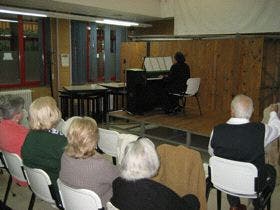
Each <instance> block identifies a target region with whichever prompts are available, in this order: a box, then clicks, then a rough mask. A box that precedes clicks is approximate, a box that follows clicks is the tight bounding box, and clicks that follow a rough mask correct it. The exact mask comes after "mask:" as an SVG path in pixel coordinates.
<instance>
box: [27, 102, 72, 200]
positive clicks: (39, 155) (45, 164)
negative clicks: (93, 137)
mask: <svg viewBox="0 0 280 210" xmlns="http://www.w3.org/2000/svg"><path fill="white" fill-rule="evenodd" d="M60 119H61V112H60V110H59V109H58V107H57V104H56V101H55V100H54V99H53V98H52V97H49V96H45V97H40V98H37V99H36V100H35V101H33V102H32V104H31V105H30V108H29V125H30V129H31V130H30V131H29V133H28V134H27V136H26V139H25V142H24V144H23V146H22V149H21V155H22V160H23V164H24V165H26V166H28V167H31V168H40V169H42V170H44V171H45V172H46V173H47V174H48V175H49V177H50V179H51V181H52V184H53V186H54V188H55V191H56V198H57V200H58V201H60V197H59V192H58V187H57V183H56V180H57V178H58V175H59V170H60V159H61V156H62V154H63V151H64V147H65V146H66V144H67V139H66V137H65V136H64V135H63V134H62V133H60V132H59V131H57V130H56V129H55V127H56V125H57V123H58V122H59V121H60Z"/></svg>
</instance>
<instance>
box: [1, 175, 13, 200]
mask: <svg viewBox="0 0 280 210" xmlns="http://www.w3.org/2000/svg"><path fill="white" fill-rule="evenodd" d="M12 181H13V179H12V176H11V175H10V177H9V181H8V185H7V188H6V193H5V197H4V201H3V202H4V204H6V202H7V200H8V196H9V192H10V189H11V186H12Z"/></svg>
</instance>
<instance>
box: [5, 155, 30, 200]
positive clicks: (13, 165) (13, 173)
mask: <svg viewBox="0 0 280 210" xmlns="http://www.w3.org/2000/svg"><path fill="white" fill-rule="evenodd" d="M2 154H3V159H4V163H5V165H6V167H7V169H8V172H9V174H10V177H9V181H8V185H7V188H6V192H5V196H4V201H3V202H4V204H6V202H7V200H8V196H9V192H10V189H11V186H12V181H13V179H16V180H17V181H20V182H27V180H26V177H25V175H24V173H23V165H22V159H21V158H20V157H19V156H18V155H17V154H15V153H9V152H6V151H2Z"/></svg>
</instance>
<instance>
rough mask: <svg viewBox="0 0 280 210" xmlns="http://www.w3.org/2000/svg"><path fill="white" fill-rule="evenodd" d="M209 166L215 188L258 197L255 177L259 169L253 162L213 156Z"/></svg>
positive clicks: (234, 193)
mask: <svg viewBox="0 0 280 210" xmlns="http://www.w3.org/2000/svg"><path fill="white" fill-rule="evenodd" d="M209 167H210V174H211V182H212V183H213V185H214V187H215V188H217V189H219V190H221V191H223V192H225V193H227V194H231V195H235V196H238V197H244V198H256V197H257V194H256V191H255V178H257V177H258V170H257V168H256V167H255V166H254V165H253V164H251V163H246V162H240V161H234V160H228V159H224V158H220V157H216V156H212V157H211V158H210V159H209Z"/></svg>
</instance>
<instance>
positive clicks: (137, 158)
mask: <svg viewBox="0 0 280 210" xmlns="http://www.w3.org/2000/svg"><path fill="white" fill-rule="evenodd" d="M159 164H160V163H159V158H158V154H157V152H156V149H155V145H154V144H153V142H151V141H150V140H149V139H148V138H141V139H138V140H137V141H134V142H131V143H129V144H128V145H127V146H126V148H125V152H124V157H123V159H122V161H121V165H120V171H121V177H122V178H124V179H126V180H137V179H143V178H151V177H153V176H155V175H156V174H157V171H158V168H159Z"/></svg>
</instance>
